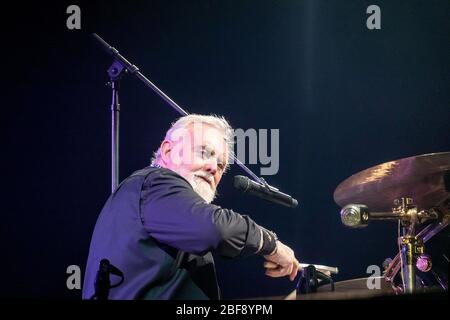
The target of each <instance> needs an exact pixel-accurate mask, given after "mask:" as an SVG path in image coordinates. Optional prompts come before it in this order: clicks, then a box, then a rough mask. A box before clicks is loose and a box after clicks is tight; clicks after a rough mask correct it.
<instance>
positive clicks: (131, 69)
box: [92, 33, 273, 192]
mask: <svg viewBox="0 0 450 320" xmlns="http://www.w3.org/2000/svg"><path fill="white" fill-rule="evenodd" d="M92 35H93V37H94V38H95V39H96V40H97V41H98V42H100V44H101V45H102V46H103V48H104V49H105V50H106V52H108V53H109V54H110V55H112V56H113V57H114V62H113V64H112V66H111V67H110V68H109V69H108V74H109V75H110V78H111V82H110V83H111V88H112V90H113V101H112V105H111V110H112V115H111V116H112V121H111V123H112V128H111V131H112V132H111V150H112V155H111V163H112V178H111V180H112V183H111V184H112V185H111V189H112V192H114V190H115V189H116V188H117V186H118V181H119V112H120V105H119V80H120V75H121V73H122V72H126V73H130V74H133V75H135V76H136V77H137V78H138V79H139V80H141V81H142V82H144V84H145V85H146V86H147V87H149V88H150V89H152V90H153V91H154V92H156V94H158V95H159V96H160V97H161V98H162V99H163V100H164V101H165V102H167V104H168V105H169V106H171V107H172V108H173V109H175V110H176V111H177V112H178V113H180V114H181V115H182V116H187V115H188V113H187V112H186V111H185V110H184V109H183V108H181V107H180V106H179V105H178V104H176V102H175V101H173V100H172V99H171V98H170V97H169V96H168V95H166V94H165V93H164V92H163V91H162V90H161V89H159V88H158V87H157V86H156V85H155V84H154V83H153V82H151V81H150V80H149V79H147V77H146V76H144V75H143V74H142V73H141V72H140V71H139V68H138V67H137V66H135V65H134V64H132V63H130V62H129V61H128V60H127V59H125V57H123V56H122V55H121V54H120V53H119V51H118V50H117V49H115V48H114V47H112V46H110V45H109V44H108V43H107V42H106V41H105V40H103V39H102V38H101V37H100V36H98V35H97V34H96V33H93V34H92ZM233 157H234V159H233V160H234V163H236V164H237V165H238V166H239V167H241V168H242V169H243V170H244V171H245V172H246V173H247V174H248V175H249V176H250V177H252V178H253V179H254V180H255V181H257V182H259V183H261V184H263V185H264V186H266V187H267V188H273V187H272V186H270V185H269V184H268V183H267V182H266V181H265V180H264V179H263V178H260V177H258V176H257V175H255V174H254V173H253V172H252V171H251V170H250V169H249V168H247V166H246V165H245V164H243V163H242V162H241V161H239V159H237V157H236V156H235V155H234V156H233Z"/></svg>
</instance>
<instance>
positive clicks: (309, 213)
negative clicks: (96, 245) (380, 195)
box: [0, 0, 450, 299]
mask: <svg viewBox="0 0 450 320" xmlns="http://www.w3.org/2000/svg"><path fill="white" fill-rule="evenodd" d="M70 4H77V5H79V6H80V7H81V24H82V25H81V28H82V29H81V30H78V31H73V30H68V29H67V28H66V19H67V17H68V14H66V8H67V6H68V5H70ZM371 4H377V5H378V6H380V8H381V26H382V29H381V30H373V31H372V30H368V29H367V28H366V19H367V17H368V15H367V14H366V8H367V7H368V6H369V5H371ZM1 30H2V31H1V32H2V47H1V51H2V69H3V74H2V92H3V95H2V107H1V108H0V110H1V111H0V112H1V118H0V121H1V122H0V124H1V126H0V130H1V131H0V139H1V154H2V156H1V168H2V192H1V195H2V201H1V215H2V224H1V231H0V235H1V239H0V240H1V253H2V254H1V274H2V280H1V282H2V285H1V286H0V288H1V289H0V296H1V297H14V298H62V299H79V298H80V297H81V292H80V291H79V290H73V291H70V290H68V289H67V288H66V278H67V276H68V275H67V274H66V268H67V267H68V266H69V265H79V266H80V267H81V268H82V270H84V265H85V262H86V258H87V253H88V247H89V242H90V236H91V232H92V230H93V227H94V224H95V221H96V218H97V215H98V213H99V211H100V210H101V208H102V206H103V204H104V202H105V201H106V199H107V197H108V195H109V192H110V136H109V133H110V131H109V130H110V111H109V109H110V102H111V93H110V89H109V88H108V87H107V86H105V83H106V82H107V80H108V78H107V74H106V69H107V68H108V67H109V65H110V64H111V62H112V60H111V57H109V56H108V55H107V54H106V53H105V52H104V51H102V49H101V48H100V47H99V46H98V45H97V43H96V42H95V41H94V40H93V39H92V37H91V36H90V33H91V32H96V33H98V34H99V35H101V36H102V37H103V38H104V39H105V40H106V41H108V42H109V43H110V44H111V45H113V46H115V47H116V48H117V49H119V51H120V52H121V53H122V54H123V55H125V56H126V57H127V58H128V59H129V60H131V61H132V62H133V63H135V64H136V65H138V66H139V67H140V69H141V71H142V72H143V73H144V74H145V75H147V77H149V78H150V79H151V80H152V81H153V82H154V83H156V84H157V85H158V86H159V87H160V88H161V89H162V90H163V91H165V92H166V93H167V94H168V95H169V96H170V97H172V98H173V99H174V100H175V101H176V102H177V103H179V104H180V105H181V106H182V107H184V108H185V109H186V110H188V111H189V112H193V113H216V114H221V115H225V116H226V117H227V118H228V119H229V120H230V122H231V124H232V125H233V126H234V127H236V128H243V129H244V130H246V129H248V128H256V129H258V128H266V129H272V128H279V129H280V170H279V172H278V174H277V175H276V176H268V177H266V180H267V181H268V182H269V183H270V184H272V185H274V186H277V187H279V188H280V189H281V190H282V191H284V192H287V193H289V194H292V195H293V196H294V197H296V198H297V199H298V200H299V202H300V205H299V206H298V208H296V209H294V210H293V209H287V208H283V207H279V206H276V205H273V204H270V203H267V202H264V201H263V200H259V199H257V198H251V197H246V196H243V195H241V194H239V193H238V192H237V191H236V190H234V189H233V188H232V177H233V175H236V174H243V173H242V171H241V170H238V168H233V169H232V170H231V172H230V173H229V174H228V175H227V176H225V177H224V179H223V180H222V185H221V186H220V189H219V192H220V194H221V197H220V198H219V199H218V203H219V204H220V205H223V206H225V207H229V208H233V209H235V210H236V211H238V212H241V213H245V214H249V215H250V216H251V217H252V218H253V219H254V220H256V221H257V222H258V223H259V224H261V225H263V226H265V227H267V228H269V229H273V230H274V231H276V232H277V233H278V235H279V237H280V238H281V240H282V241H283V242H285V243H286V244H288V245H289V246H291V247H292V248H293V249H294V251H295V252H296V255H297V256H298V258H299V260H300V261H302V262H309V263H317V264H325V265H331V266H338V267H339V268H340V271H341V272H340V274H339V275H337V276H336V280H338V281H340V280H345V279H351V278H357V277H364V276H367V274H366V268H367V266H369V265H371V264H378V265H379V264H381V263H382V261H383V260H384V259H385V258H386V257H392V256H393V255H395V253H396V224H395V223H373V224H372V225H371V226H369V227H368V228H366V229H362V230H349V229H346V228H345V227H344V226H343V225H342V224H341V222H340V218H339V209H340V208H339V207H338V206H337V205H336V204H335V203H334V201H333V191H334V190H335V188H336V186H337V185H338V184H339V183H340V182H341V181H343V180H344V179H346V178H347V177H349V176H350V175H352V174H354V173H356V172H359V171H361V170H363V169H366V168H369V167H371V166H374V165H377V164H380V163H383V162H387V161H391V160H395V159H399V158H404V157H408V156H414V155H419V154H425V153H431V152H440V151H449V149H450V139H449V125H448V123H449V118H450V117H449V116H450V108H449V101H450V90H449V87H450V86H449V85H450V60H449V56H450V41H449V40H450V39H449V32H450V2H449V1H446V0H445V1H426V0H423V1H379V0H377V1H317V0H307V1H306V0H305V1H300V0H299V1H287V0H286V1H237V0H236V1H224V0H222V1H217V0H201V1H127V2H125V1H103V2H99V1H97V2H93V1H89V2H87V1H73V2H72V1H71V2H68V1H61V2H54V3H52V2H46V1H39V2H33V3H31V2H30V3H23V2H16V3H15V4H13V5H12V6H11V5H10V6H8V7H5V8H3V9H2V15H1ZM121 105H122V113H121V121H122V122H121V150H120V156H121V163H120V171H121V177H122V178H123V177H125V176H127V175H128V174H130V173H131V172H133V171H134V170H136V169H139V168H141V167H144V166H146V165H147V164H148V163H149V159H150V157H151V154H152V152H153V151H154V150H155V149H156V148H157V147H158V145H159V142H160V141H161V139H162V137H163V135H164V133H165V131H166V130H167V129H168V127H169V125H170V123H171V122H172V121H174V120H175V119H176V118H177V117H178V114H177V113H176V112H175V111H173V110H172V109H171V108H170V107H168V106H167V105H166V104H165V103H164V102H163V101H162V100H161V99H160V98H159V97H158V96H156V94H154V93H153V92H151V91H150V90H149V89H147V88H146V87H145V86H144V85H143V84H142V83H140V82H139V81H138V80H137V79H135V78H133V77H131V76H127V77H126V78H124V79H123V81H122V91H121ZM250 168H252V169H253V170H254V171H255V172H256V173H257V174H259V167H258V166H250ZM262 263H263V260H262V259H261V258H259V257H249V258H245V259H239V260H233V261H225V260H221V259H219V260H218V261H217V264H218V276H219V281H220V283H221V287H222V291H223V296H224V297H225V298H245V297H261V296H273V295H282V294H287V293H288V292H289V291H290V290H291V289H293V286H294V284H293V283H291V282H289V280H287V279H273V278H268V277H266V276H265V275H264V269H263V267H262Z"/></svg>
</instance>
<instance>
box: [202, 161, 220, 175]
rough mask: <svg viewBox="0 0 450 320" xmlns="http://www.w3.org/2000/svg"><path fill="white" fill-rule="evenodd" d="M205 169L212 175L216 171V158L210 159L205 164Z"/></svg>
mask: <svg viewBox="0 0 450 320" xmlns="http://www.w3.org/2000/svg"><path fill="white" fill-rule="evenodd" d="M205 167H206V168H205V169H206V171H208V172H209V173H211V174H212V175H215V174H216V172H217V160H216V159H210V160H208V162H207V163H206V165H205Z"/></svg>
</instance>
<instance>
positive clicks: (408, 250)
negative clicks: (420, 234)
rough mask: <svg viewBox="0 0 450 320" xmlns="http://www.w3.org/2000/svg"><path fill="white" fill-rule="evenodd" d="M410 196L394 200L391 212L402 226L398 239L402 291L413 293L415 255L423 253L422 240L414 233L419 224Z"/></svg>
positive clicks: (414, 285) (414, 288)
mask: <svg viewBox="0 0 450 320" xmlns="http://www.w3.org/2000/svg"><path fill="white" fill-rule="evenodd" d="M412 203H413V201H412V199H411V198H401V199H398V200H395V205H397V207H396V208H393V212H394V213H397V214H398V215H399V217H400V221H401V223H402V226H403V228H402V229H403V232H402V234H403V235H402V236H401V237H400V238H399V239H398V241H399V245H400V247H401V255H402V259H401V261H402V262H401V263H402V268H401V269H402V277H403V281H404V288H403V292H404V293H414V292H415V290H416V262H417V257H418V256H419V255H421V254H423V251H424V246H423V241H422V240H421V239H418V238H417V237H416V234H415V228H416V225H417V224H420V223H421V221H420V219H419V218H420V217H419V213H418V212H417V207H416V206H414V205H412Z"/></svg>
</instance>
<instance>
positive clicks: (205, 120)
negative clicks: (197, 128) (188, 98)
mask: <svg viewBox="0 0 450 320" xmlns="http://www.w3.org/2000/svg"><path fill="white" fill-rule="evenodd" d="M194 123H202V124H208V125H210V126H212V127H214V128H216V129H219V130H220V131H222V132H223V137H224V140H225V142H226V144H227V149H228V159H227V167H226V169H228V167H229V164H230V162H231V161H230V160H231V159H232V157H233V154H234V153H233V145H234V135H233V129H232V128H231V126H230V124H229V123H228V121H227V120H226V119H225V118H224V117H223V116H218V115H215V114H212V115H200V114H189V115H187V116H183V117H180V118H178V119H177V120H176V121H175V122H173V123H172V125H171V126H170V128H169V130H167V132H166V136H165V138H164V140H170V141H172V139H171V138H172V133H173V132H174V131H175V130H177V129H181V128H187V127H188V126H189V125H191V124H194ZM160 159H161V147H159V148H158V150H157V151H155V152H154V153H153V158H152V160H151V163H152V164H153V165H156V164H158V162H159V160H160Z"/></svg>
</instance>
